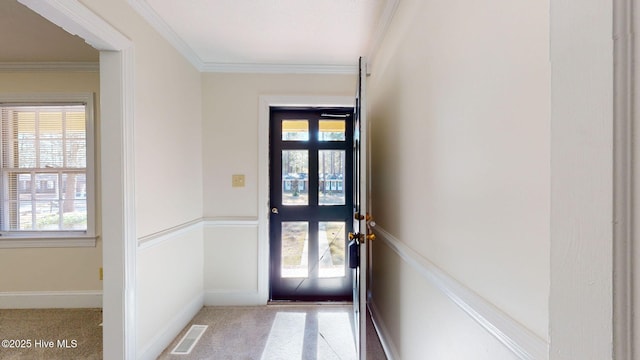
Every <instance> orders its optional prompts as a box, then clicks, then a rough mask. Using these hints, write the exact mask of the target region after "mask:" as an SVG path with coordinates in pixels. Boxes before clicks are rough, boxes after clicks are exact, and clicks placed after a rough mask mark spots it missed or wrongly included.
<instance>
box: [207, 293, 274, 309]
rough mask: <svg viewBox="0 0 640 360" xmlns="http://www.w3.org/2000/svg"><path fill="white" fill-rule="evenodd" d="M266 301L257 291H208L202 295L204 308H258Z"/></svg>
mask: <svg viewBox="0 0 640 360" xmlns="http://www.w3.org/2000/svg"><path fill="white" fill-rule="evenodd" d="M266 304H267V299H265V298H264V296H261V295H260V293H259V292H257V291H226V290H209V291H205V293H204V305H205V306H258V305H266Z"/></svg>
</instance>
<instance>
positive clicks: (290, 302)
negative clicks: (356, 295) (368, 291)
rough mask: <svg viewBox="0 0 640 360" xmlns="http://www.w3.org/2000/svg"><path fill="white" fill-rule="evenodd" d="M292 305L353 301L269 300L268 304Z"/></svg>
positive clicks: (349, 303) (351, 303)
mask: <svg viewBox="0 0 640 360" xmlns="http://www.w3.org/2000/svg"><path fill="white" fill-rule="evenodd" d="M290 305H303V306H304V305H353V302H352V301H330V300H327V301H304V300H269V301H267V306H290Z"/></svg>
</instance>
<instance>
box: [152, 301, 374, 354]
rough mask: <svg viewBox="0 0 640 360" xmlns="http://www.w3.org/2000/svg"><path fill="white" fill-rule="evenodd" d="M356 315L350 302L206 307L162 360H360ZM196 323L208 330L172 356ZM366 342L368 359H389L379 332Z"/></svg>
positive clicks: (174, 342)
mask: <svg viewBox="0 0 640 360" xmlns="http://www.w3.org/2000/svg"><path fill="white" fill-rule="evenodd" d="M351 314H352V313H351V305H297V304H296V305H267V306H255V307H252V306H251V307H204V308H202V310H200V312H199V313H198V314H197V315H196V316H195V317H194V318H193V320H192V321H191V322H190V323H189V324H188V325H187V326H186V327H185V329H184V330H183V331H182V332H181V333H180V334H179V335H178V336H177V337H176V339H175V340H174V341H173V342H172V343H171V344H170V345H169V346H168V347H167V348H166V349H165V351H164V352H163V353H162V354H161V355H160V357H159V359H162V360H191V359H220V360H235V359H238V360H240V359H241V360H272V359H273V360H276V359H277V360H298V359H303V360H334V359H335V360H355V359H356V352H355V345H354V339H353V332H352V325H351V324H352V322H351V316H352V315H351ZM193 324H197V325H208V328H207V330H206V331H205V332H204V334H203V335H202V337H201V338H200V340H199V341H198V343H197V344H196V345H195V347H194V348H193V350H192V351H191V353H190V354H188V355H173V354H171V351H172V350H173V349H174V348H175V346H176V345H177V344H178V342H179V341H180V340H181V339H182V337H183V336H184V334H185V333H186V332H187V331H188V329H189V328H190V327H191V325H193ZM368 328H371V329H373V325H371V323H370V325H369V327H368ZM367 345H368V346H367V349H368V350H367V355H368V357H367V358H368V359H371V360H385V359H386V357H385V356H384V352H383V351H382V346H381V345H380V342H379V340H378V338H377V335H376V333H375V330H371V331H370V332H368V334H367Z"/></svg>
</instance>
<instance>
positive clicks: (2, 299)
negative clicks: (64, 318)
mask: <svg viewBox="0 0 640 360" xmlns="http://www.w3.org/2000/svg"><path fill="white" fill-rule="evenodd" d="M74 308H102V291H101V290H95V291H20V292H0V309H74Z"/></svg>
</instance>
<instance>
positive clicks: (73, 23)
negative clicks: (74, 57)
mask: <svg viewBox="0 0 640 360" xmlns="http://www.w3.org/2000/svg"><path fill="white" fill-rule="evenodd" d="M18 1H19V2H20V3H21V4H23V5H25V6H27V7H28V8H30V9H31V10H33V11H34V12H36V13H38V14H40V15H42V16H43V17H44V18H45V19H47V20H49V21H51V22H52V23H54V24H56V25H58V26H60V27H61V28H63V29H64V30H65V31H67V32H68V33H70V34H72V35H78V36H79V37H81V38H82V39H84V41H86V42H87V44H89V45H91V46H93V47H94V48H96V49H98V50H116V51H118V50H123V49H126V48H129V47H131V46H132V44H131V41H130V40H129V39H127V38H126V37H125V36H124V35H122V33H120V32H119V31H118V30H116V29H114V28H113V27H112V26H111V25H110V24H109V23H107V22H106V21H104V19H102V18H101V17H99V16H97V15H96V14H94V13H93V12H92V11H91V10H89V9H88V8H87V7H86V6H84V5H83V4H82V3H80V2H79V1H78V0H47V1H42V0H18Z"/></svg>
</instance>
